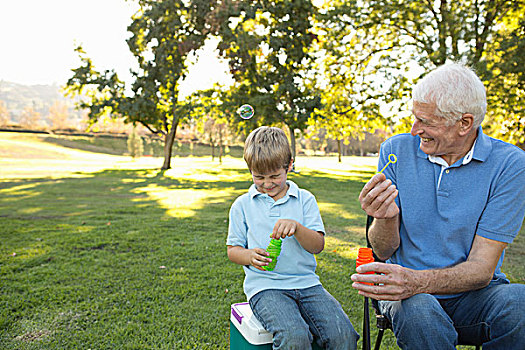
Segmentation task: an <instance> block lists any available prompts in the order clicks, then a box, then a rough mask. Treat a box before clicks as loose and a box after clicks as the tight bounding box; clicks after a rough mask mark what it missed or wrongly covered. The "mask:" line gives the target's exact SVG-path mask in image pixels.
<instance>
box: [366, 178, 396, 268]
mask: <svg viewBox="0 0 525 350" xmlns="http://www.w3.org/2000/svg"><path fill="white" fill-rule="evenodd" d="M397 195H398V191H397V189H396V187H395V186H394V185H393V184H392V181H390V180H387V179H386V177H385V175H384V174H382V173H379V174H376V175H374V177H372V178H371V179H370V181H368V183H367V184H366V185H365V186H364V187H363V189H362V190H361V193H360V194H359V202H360V203H361V208H362V209H363V210H364V211H365V212H366V213H367V214H368V215H370V216H372V217H373V218H374V222H373V223H372V225H371V226H370V229H369V231H368V238H369V240H370V244H371V245H372V247H373V249H374V252H375V254H376V255H377V256H378V257H379V258H380V259H381V260H386V259H388V258H390V257H391V256H392V254H394V252H395V251H396V249H397V248H398V247H399V208H398V206H397V204H396V202H395V198H396V197H397Z"/></svg>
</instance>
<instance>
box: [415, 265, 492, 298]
mask: <svg viewBox="0 0 525 350" xmlns="http://www.w3.org/2000/svg"><path fill="white" fill-rule="evenodd" d="M493 273H494V271H491V270H490V269H489V268H487V266H486V265H484V264H480V263H479V262H474V261H465V262H463V263H461V264H458V265H456V266H453V267H448V268H445V269H437V270H422V271H417V272H416V275H417V277H416V279H417V280H419V283H417V284H419V288H418V291H417V292H418V293H429V294H455V293H461V292H466V291H470V290H476V289H481V288H483V287H485V286H487V285H488V284H489V283H490V281H491V279H492V276H493Z"/></svg>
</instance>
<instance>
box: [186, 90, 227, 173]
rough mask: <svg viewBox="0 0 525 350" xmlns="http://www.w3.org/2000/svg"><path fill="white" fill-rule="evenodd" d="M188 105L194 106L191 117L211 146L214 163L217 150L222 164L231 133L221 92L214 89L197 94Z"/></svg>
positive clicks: (189, 100)
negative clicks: (223, 111) (224, 111)
mask: <svg viewBox="0 0 525 350" xmlns="http://www.w3.org/2000/svg"><path fill="white" fill-rule="evenodd" d="M187 103H188V104H189V105H192V106H194V108H193V110H192V112H191V116H192V119H193V120H195V121H196V123H197V131H198V132H199V133H201V134H202V135H203V136H204V140H205V141H208V142H209V144H210V146H211V157H212V161H213V160H214V159H215V149H216V148H217V149H218V157H219V162H220V163H222V157H223V155H224V148H225V146H226V142H227V141H228V140H229V139H231V132H230V123H229V121H228V118H227V114H225V113H222V112H221V109H222V108H223V107H222V104H223V103H222V101H221V92H220V91H218V90H214V89H211V90H207V91H200V92H196V93H194V94H193V95H192V96H190V97H189V98H188V100H187Z"/></svg>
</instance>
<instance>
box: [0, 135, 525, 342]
mask: <svg viewBox="0 0 525 350" xmlns="http://www.w3.org/2000/svg"><path fill="white" fill-rule="evenodd" d="M1 141H2V138H1V135H0V146H2V144H1ZM25 142H26V144H27V145H28V147H33V148H35V149H39V150H40V152H39V153H38V156H35V157H34V158H27V154H29V153H30V152H29V151H27V150H24V148H23V147H17V148H16V149H14V148H13V149H11V151H10V152H6V151H5V149H4V153H3V159H0V169H1V172H2V173H1V174H2V175H1V176H2V178H3V179H2V180H1V181H0V227H2V229H1V230H0V241H1V245H0V289H1V293H0V348H1V349H77V348H78V349H80V348H81V349H228V347H229V314H230V305H231V304H233V303H236V302H240V301H244V300H245V296H244V294H243V291H242V281H243V278H244V273H243V270H242V268H241V267H240V266H238V265H235V264H233V263H231V262H229V260H228V259H227V257H226V247H225V240H226V235H227V226H228V223H227V217H228V210H229V207H230V205H231V203H232V201H233V200H234V199H235V198H236V197H237V196H238V195H240V194H241V193H243V192H245V191H246V189H247V188H248V186H249V185H250V184H251V181H250V176H249V173H248V172H247V170H246V169H245V166H244V163H243V162H242V161H241V159H239V158H230V157H227V158H225V159H224V161H223V163H222V164H219V163H218V162H211V161H210V159H209V157H206V158H198V157H186V158H174V159H173V162H172V166H173V167H174V169H171V170H169V171H166V172H161V171H159V170H157V169H156V167H159V166H160V165H161V164H162V159H159V158H154V159H143V160H141V161H138V162H133V161H131V160H130V159H129V158H127V157H115V156H111V157H110V156H103V155H98V156H96V157H94V156H93V155H92V154H88V153H85V152H79V151H77V153H71V152H69V151H68V152H69V153H68V152H65V151H64V150H62V149H61V148H58V147H57V146H53V147H55V148H53V147H47V146H46V145H47V143H46V142H45V141H42V140H41V139H35V138H29V139H27V140H25ZM55 144H56V143H55ZM18 146H20V144H19V145H18ZM45 146H46V147H47V148H46V147H45ZM61 152H63V153H61ZM17 154H19V155H20V154H23V155H24V156H23V157H22V159H15V156H16V155H17ZM66 155H67V157H70V158H67V159H63V158H64V157H65V156H66ZM93 157H94V158H93ZM57 158H59V159H57ZM24 160H25V162H26V163H27V164H26V167H23V166H22V163H24ZM38 162H41V163H38ZM374 162H375V159H372V158H357V157H348V158H346V157H345V158H344V159H343V163H342V164H338V163H337V161H336V159H335V158H300V159H299V160H298V162H297V169H298V170H299V171H300V173H299V174H291V175H290V178H291V179H292V180H293V181H295V182H296V183H297V184H298V185H299V186H300V187H303V188H306V189H309V190H310V191H312V192H313V193H314V194H315V196H316V198H317V200H318V202H319V206H320V209H321V214H322V216H323V219H324V222H325V226H326V229H327V239H326V241H327V244H326V248H325V250H324V251H323V252H322V253H321V254H319V255H318V256H317V260H318V265H319V266H318V270H317V272H318V274H319V275H320V277H321V281H322V283H323V285H324V286H325V287H326V288H327V289H328V290H329V291H330V292H331V293H332V294H333V295H334V296H335V297H336V298H337V299H338V300H339V301H340V302H341V304H342V305H343V308H344V310H345V311H346V312H347V314H348V315H349V317H350V319H351V321H352V323H353V324H354V326H355V327H356V329H357V330H358V331H359V333H361V326H362V298H360V297H359V296H358V295H357V293H356V292H355V291H354V290H353V289H352V288H351V287H350V283H349V276H350V274H352V273H353V271H354V266H355V257H356V255H357V248H358V247H359V246H363V245H364V244H365V239H364V229H363V226H364V225H363V223H364V219H365V217H364V214H363V212H362V211H361V209H360V208H359V203H358V201H357V195H358V193H359V191H360V189H361V187H362V186H363V183H364V182H365V181H366V180H367V179H368V178H369V177H370V176H371V175H372V174H373V169H374V167H373V164H374ZM35 163H38V164H41V166H40V167H37V168H35V169H34V171H33V172H32V173H28V167H30V165H31V164H35ZM46 163H49V164H52V166H48V167H45V166H44V165H45V164H46ZM55 166H56V167H58V168H59V170H58V171H56V170H54V167H55ZM68 167H69V168H68ZM17 174H18V175H17ZM524 242H525V240H524V238H523V229H522V232H521V236H520V237H518V239H517V240H516V242H515V243H514V244H513V245H512V246H511V248H510V249H509V251H508V254H507V260H506V262H505V264H504V269H505V272H507V273H508V274H509V277H510V278H511V279H512V280H513V281H515V282H516V281H517V282H521V283H523V281H524V271H525V268H524V267H523V266H524V262H525V259H524V257H523V253H522V252H523V249H522V248H524ZM372 330H373V333H372V337H373V338H374V337H375V334H376V333H375V327H374V326H372ZM383 343H384V346H383V347H382V348H383V349H396V348H397V346H396V345H395V340H394V338H393V336H392V333H391V332H387V333H386V336H385V338H384V340H383ZM359 346H361V344H359Z"/></svg>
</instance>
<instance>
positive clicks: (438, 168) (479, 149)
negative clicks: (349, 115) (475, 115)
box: [378, 127, 525, 297]
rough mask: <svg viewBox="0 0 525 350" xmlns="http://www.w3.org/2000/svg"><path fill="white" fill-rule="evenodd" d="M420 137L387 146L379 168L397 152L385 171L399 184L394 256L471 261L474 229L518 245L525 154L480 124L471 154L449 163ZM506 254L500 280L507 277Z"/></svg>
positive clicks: (433, 263)
mask: <svg viewBox="0 0 525 350" xmlns="http://www.w3.org/2000/svg"><path fill="white" fill-rule="evenodd" d="M419 143H420V139H419V137H417V136H416V137H414V136H411V135H410V134H401V135H396V136H393V137H391V138H390V139H388V140H386V141H385V142H384V143H383V144H382V145H381V151H380V157H379V158H380V159H379V163H378V169H382V167H383V166H384V165H385V164H386V163H387V162H388V160H387V157H388V155H389V154H390V153H394V154H395V155H396V156H397V162H396V163H394V164H390V165H389V166H388V167H387V168H386V169H385V171H384V174H385V175H386V177H387V178H388V179H391V180H392V182H393V183H394V184H395V185H396V186H397V188H398V190H399V195H398V197H397V198H396V202H397V205H398V206H399V208H400V215H401V217H400V218H401V221H400V230H399V234H400V240H401V241H400V246H399V248H398V249H397V250H396V252H395V253H394V254H393V256H392V257H391V258H390V259H389V260H388V261H387V262H390V263H395V264H399V265H401V266H405V267H408V268H412V269H416V270H423V269H436V268H444V267H450V266H453V265H457V264H459V263H461V262H464V261H466V260H467V257H468V255H469V253H470V249H471V247H472V242H473V240H474V237H475V235H480V236H482V237H485V238H488V239H492V240H496V241H500V242H505V243H511V242H512V241H513V239H514V237H516V235H517V234H518V231H519V229H520V227H521V224H522V222H523V217H524V215H525V152H524V151H523V150H521V149H520V148H518V147H516V146H513V145H511V144H508V143H505V142H503V141H500V140H497V139H493V138H491V137H488V136H487V135H485V134H483V131H482V129H481V127H480V128H479V129H478V137H477V139H476V142H475V144H474V148H473V150H472V152H471V153H470V154H468V155H467V156H466V157H468V158H469V159H464V158H465V157H464V158H462V159H459V160H458V161H457V162H456V163H455V164H452V165H450V166H448V165H441V164H439V163H435V162H432V161H431V160H430V159H429V156H428V155H427V154H425V153H424V152H423V151H421V149H420V148H419ZM470 157H472V158H471V159H470ZM503 257H504V253H503V254H502V255H501V257H500V259H499V262H498V265H497V267H496V270H495V273H494V278H495V279H497V278H503V279H506V277H505V274H503V273H502V272H501V269H500V268H501V264H502V262H503ZM441 297H445V296H441ZM448 297H450V296H448Z"/></svg>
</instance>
